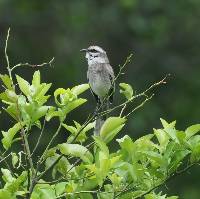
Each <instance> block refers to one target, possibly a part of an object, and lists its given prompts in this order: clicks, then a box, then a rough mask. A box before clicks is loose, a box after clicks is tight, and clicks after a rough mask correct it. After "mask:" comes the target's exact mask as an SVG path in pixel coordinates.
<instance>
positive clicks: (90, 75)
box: [80, 46, 115, 130]
mask: <svg viewBox="0 0 200 199" xmlns="http://www.w3.org/2000/svg"><path fill="white" fill-rule="evenodd" d="M80 51H81V52H85V58H86V60H87V63H88V71H87V79H88V82H89V85H90V90H91V92H92V94H93V96H94V97H95V99H96V101H97V106H96V110H95V113H96V114H97V115H98V111H99V109H102V111H106V110H108V108H109V103H112V102H113V94H114V79H115V75H114V71H113V68H112V66H111V65H110V62H109V59H108V56H107V53H106V51H105V50H103V48H101V47H99V46H89V47H88V48H84V49H81V50H80ZM99 118H100V117H97V120H98V119H99ZM105 119H106V118H104V120H105ZM99 120H101V123H103V121H102V119H101V118H100V119H99ZM98 125H99V124H98ZM96 126H97V125H96ZM100 126H101V125H99V127H98V130H99V128H100Z"/></svg>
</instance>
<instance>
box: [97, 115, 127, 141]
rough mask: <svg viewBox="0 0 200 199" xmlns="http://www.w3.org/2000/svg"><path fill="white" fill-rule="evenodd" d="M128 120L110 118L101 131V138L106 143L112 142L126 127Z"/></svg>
mask: <svg viewBox="0 0 200 199" xmlns="http://www.w3.org/2000/svg"><path fill="white" fill-rule="evenodd" d="M125 121H126V119H125V118H121V117H109V118H108V119H107V120H106V121H105V122H104V124H103V126H102V127H101V130H100V137H101V138H102V139H103V141H105V142H106V143H108V142H110V141H111V140H112V139H113V138H114V137H115V136H116V135H117V133H118V132H119V131H120V130H121V129H122V128H123V126H124V125H125V124H124V123H125Z"/></svg>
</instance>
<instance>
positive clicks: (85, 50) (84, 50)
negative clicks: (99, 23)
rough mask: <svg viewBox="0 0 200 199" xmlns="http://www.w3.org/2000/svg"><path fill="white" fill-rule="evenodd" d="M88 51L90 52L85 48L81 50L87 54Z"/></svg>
mask: <svg viewBox="0 0 200 199" xmlns="http://www.w3.org/2000/svg"><path fill="white" fill-rule="evenodd" d="M87 51H88V49H86V48H83V49H81V50H80V52H87Z"/></svg>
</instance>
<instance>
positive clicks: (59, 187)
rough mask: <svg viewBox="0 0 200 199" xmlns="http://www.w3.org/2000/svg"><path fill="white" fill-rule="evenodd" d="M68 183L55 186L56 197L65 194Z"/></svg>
mask: <svg viewBox="0 0 200 199" xmlns="http://www.w3.org/2000/svg"><path fill="white" fill-rule="evenodd" d="M66 184H67V182H59V183H57V184H56V185H55V192H56V196H59V195H61V194H63V193H64V192H65V187H66Z"/></svg>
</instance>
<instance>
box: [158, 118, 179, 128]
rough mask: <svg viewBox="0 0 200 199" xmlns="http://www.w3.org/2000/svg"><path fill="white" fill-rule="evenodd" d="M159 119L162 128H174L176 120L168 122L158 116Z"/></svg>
mask: <svg viewBox="0 0 200 199" xmlns="http://www.w3.org/2000/svg"><path fill="white" fill-rule="evenodd" d="M160 121H161V123H162V125H163V128H175V125H176V121H173V122H171V123H168V122H167V121H166V120H164V119H162V118H160Z"/></svg>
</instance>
